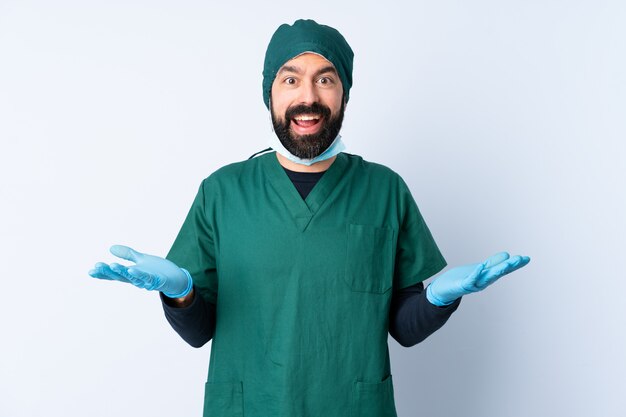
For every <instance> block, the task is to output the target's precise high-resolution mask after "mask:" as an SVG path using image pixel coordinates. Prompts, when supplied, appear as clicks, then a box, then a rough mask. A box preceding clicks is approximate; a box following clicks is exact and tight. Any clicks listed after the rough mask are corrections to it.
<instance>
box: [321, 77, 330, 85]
mask: <svg viewBox="0 0 626 417" xmlns="http://www.w3.org/2000/svg"><path fill="white" fill-rule="evenodd" d="M332 82H333V80H332V79H331V78H328V77H322V78H320V79H319V83H320V84H331V83H332Z"/></svg>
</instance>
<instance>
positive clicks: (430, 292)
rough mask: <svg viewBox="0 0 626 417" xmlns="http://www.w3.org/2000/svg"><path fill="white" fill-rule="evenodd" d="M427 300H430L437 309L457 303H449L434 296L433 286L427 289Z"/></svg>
mask: <svg viewBox="0 0 626 417" xmlns="http://www.w3.org/2000/svg"><path fill="white" fill-rule="evenodd" d="M426 299H428V302H429V303H431V304H433V305H436V306H437V307H446V306H449V305H450V304H452V303H454V301H455V300H452V301H448V300H445V299H442V298H441V297H439V296H437V295H436V294H434V291H433V289H432V284H431V285H429V286H428V287H427V288H426Z"/></svg>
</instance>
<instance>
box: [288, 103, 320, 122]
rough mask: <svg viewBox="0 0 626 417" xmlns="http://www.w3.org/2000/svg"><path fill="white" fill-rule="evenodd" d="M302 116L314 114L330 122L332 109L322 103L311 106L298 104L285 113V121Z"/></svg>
mask: <svg viewBox="0 0 626 417" xmlns="http://www.w3.org/2000/svg"><path fill="white" fill-rule="evenodd" d="M300 114H313V115H316V116H321V117H323V118H325V119H326V120H328V118H329V117H330V108H328V107H327V106H324V105H323V104H320V103H313V104H311V105H306V104H298V105H297V106H293V107H290V108H288V109H287V111H286V112H285V120H291V119H293V118H294V117H296V116H298V115H300Z"/></svg>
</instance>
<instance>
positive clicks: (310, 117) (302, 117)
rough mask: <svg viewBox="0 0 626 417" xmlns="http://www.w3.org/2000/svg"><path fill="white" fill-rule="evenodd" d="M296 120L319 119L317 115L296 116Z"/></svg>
mask: <svg viewBox="0 0 626 417" xmlns="http://www.w3.org/2000/svg"><path fill="white" fill-rule="evenodd" d="M295 119H296V120H317V119H318V117H317V116H296V117H295Z"/></svg>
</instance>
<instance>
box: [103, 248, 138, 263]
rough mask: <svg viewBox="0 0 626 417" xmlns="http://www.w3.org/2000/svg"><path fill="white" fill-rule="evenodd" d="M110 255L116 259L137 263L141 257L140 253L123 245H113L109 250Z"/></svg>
mask: <svg viewBox="0 0 626 417" xmlns="http://www.w3.org/2000/svg"><path fill="white" fill-rule="evenodd" d="M110 251H111V253H112V254H113V255H115V256H117V257H118V258H122V259H126V260H127V261H132V262H135V263H137V262H139V259H140V258H141V257H142V256H143V254H142V253H141V252H137V251H136V250H134V249H132V248H129V247H128V246H124V245H113V246H111V249H110Z"/></svg>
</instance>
